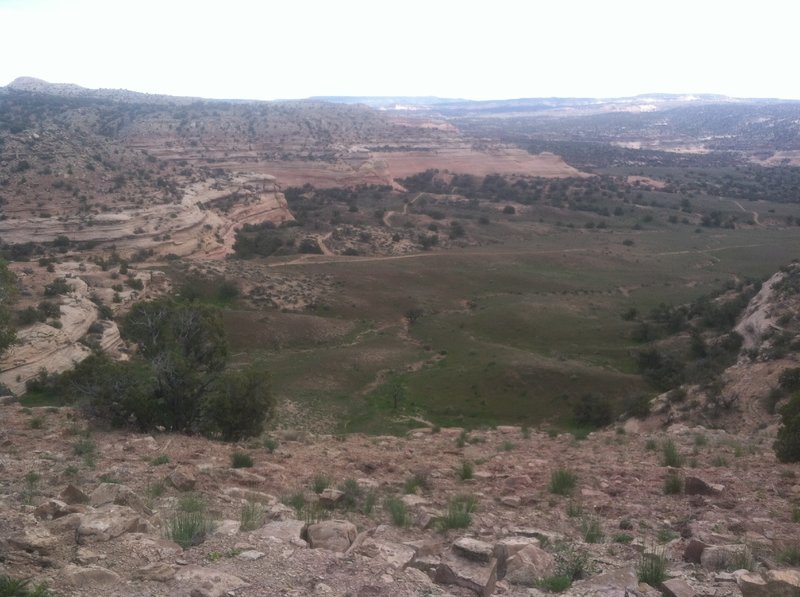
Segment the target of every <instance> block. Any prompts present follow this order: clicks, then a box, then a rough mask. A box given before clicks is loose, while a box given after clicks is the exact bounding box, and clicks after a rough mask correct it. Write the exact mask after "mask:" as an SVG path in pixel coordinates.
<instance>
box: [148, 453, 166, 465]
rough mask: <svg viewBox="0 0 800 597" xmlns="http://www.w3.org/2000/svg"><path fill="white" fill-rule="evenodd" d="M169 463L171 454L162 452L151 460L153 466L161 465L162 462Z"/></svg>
mask: <svg viewBox="0 0 800 597" xmlns="http://www.w3.org/2000/svg"><path fill="white" fill-rule="evenodd" d="M167 463H169V456H167V455H166V454H161V455H159V456H156V457H155V458H152V459H151V460H150V464H151V465H152V466H161V465H162V464H167Z"/></svg>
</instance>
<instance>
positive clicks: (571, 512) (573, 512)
mask: <svg viewBox="0 0 800 597" xmlns="http://www.w3.org/2000/svg"><path fill="white" fill-rule="evenodd" d="M567 516H569V517H570V518H580V517H581V516H583V504H581V503H580V502H576V501H575V500H570V501H568V502H567Z"/></svg>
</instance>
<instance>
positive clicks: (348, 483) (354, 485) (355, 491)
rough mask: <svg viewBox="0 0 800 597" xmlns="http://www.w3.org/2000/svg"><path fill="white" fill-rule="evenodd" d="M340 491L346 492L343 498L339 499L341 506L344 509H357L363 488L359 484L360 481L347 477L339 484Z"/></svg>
mask: <svg viewBox="0 0 800 597" xmlns="http://www.w3.org/2000/svg"><path fill="white" fill-rule="evenodd" d="M339 491H341V492H342V493H343V494H344V495H342V499H341V500H339V504H340V505H341V507H342V508H343V509H344V510H353V509H355V507H356V505H357V504H358V498H359V497H361V488H360V487H359V486H358V482H357V481H356V480H355V479H346V480H345V482H344V483H342V484H341V485H339Z"/></svg>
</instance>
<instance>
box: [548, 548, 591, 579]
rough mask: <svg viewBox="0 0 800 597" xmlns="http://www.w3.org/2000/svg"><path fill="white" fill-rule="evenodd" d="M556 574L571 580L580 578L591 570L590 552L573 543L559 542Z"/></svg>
mask: <svg viewBox="0 0 800 597" xmlns="http://www.w3.org/2000/svg"><path fill="white" fill-rule="evenodd" d="M554 557H555V560H556V575H557V576H563V577H566V578H568V579H570V581H574V580H580V579H581V578H583V577H585V576H587V575H588V574H589V572H590V566H589V554H588V553H587V552H586V551H584V550H582V549H579V548H576V547H575V546H574V545H572V544H571V543H558V544H556V546H555V554H554Z"/></svg>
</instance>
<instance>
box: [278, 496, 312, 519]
mask: <svg viewBox="0 0 800 597" xmlns="http://www.w3.org/2000/svg"><path fill="white" fill-rule="evenodd" d="M281 503H282V504H283V505H284V506H289V507H290V508H293V509H294V510H295V512H297V514H298V515H299V514H300V512H302V511H303V508H304V507H305V505H306V496H305V495H304V494H303V492H302V491H297V492H295V493H293V494H291V495H287V496H284V497H282V498H281Z"/></svg>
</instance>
